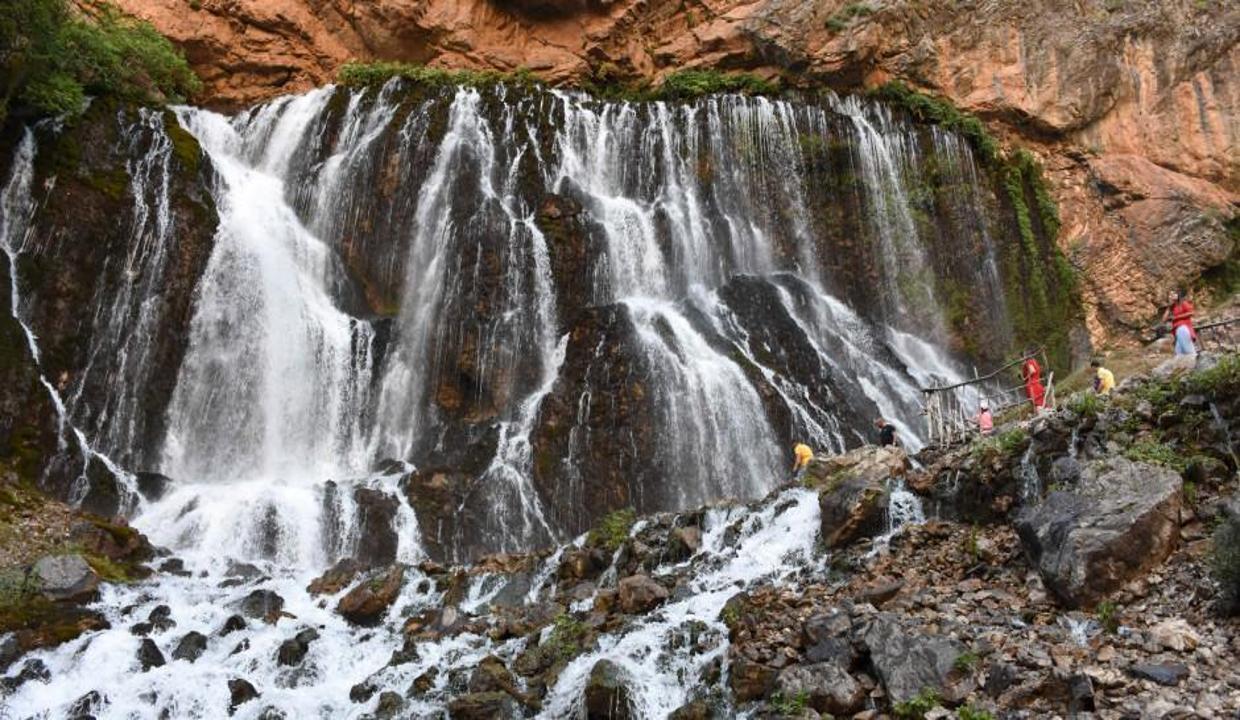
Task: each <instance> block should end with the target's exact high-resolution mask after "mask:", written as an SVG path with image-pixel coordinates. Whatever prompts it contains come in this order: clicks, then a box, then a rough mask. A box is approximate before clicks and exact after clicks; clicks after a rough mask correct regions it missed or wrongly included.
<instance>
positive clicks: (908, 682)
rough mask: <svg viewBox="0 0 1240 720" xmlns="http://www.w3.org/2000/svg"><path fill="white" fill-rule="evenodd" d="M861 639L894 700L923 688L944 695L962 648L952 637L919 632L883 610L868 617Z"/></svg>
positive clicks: (912, 695)
mask: <svg viewBox="0 0 1240 720" xmlns="http://www.w3.org/2000/svg"><path fill="white" fill-rule="evenodd" d="M861 641H862V643H863V644H864V645H865V647H866V649H868V650H869V653H870V661H871V662H872V663H873V665H874V669H875V670H877V671H878V676H879V678H881V679H882V681H883V686H884V687H885V688H886V689H887V694H888V695H889V696H890V697H891V700H892V702H893V703H901V702H906V701H908V700H910V699H912V698H913V697H915V696H916V695H917V694H918V693H920V692H921V691H922V690H924V689H926V688H929V689H931V690H934V691H936V692H938V693H939V694H940V695H943V694H944V689H945V688H946V687H947V686H948V682H949V675H950V674H951V672H952V668H953V665H954V664H955V662H956V658H958V657H960V654H961V653H962V652H963V651H964V649H963V648H962V647H961V645H960V643H958V642H956V641H955V640H952V639H951V638H947V637H941V636H936V635H925V634H922V633H920V632H918V631H916V630H914V629H912V628H910V627H907V626H905V625H904V624H903V623H901V622H900V620H899V619H898V618H897V617H896V616H894V615H891V614H886V613H882V614H879V615H878V616H876V617H875V618H874V619H873V620H872V621H871V623H870V627H869V629H868V630H866V631H865V633H864V634H863V635H862V636H861Z"/></svg>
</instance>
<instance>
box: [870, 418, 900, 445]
mask: <svg viewBox="0 0 1240 720" xmlns="http://www.w3.org/2000/svg"><path fill="white" fill-rule="evenodd" d="M875 424H876V425H878V444H879V445H880V446H882V447H889V446H892V445H895V444H896V428H895V426H894V425H892V424H891V423H889V422H887V421H886V420H885V419H883V418H879V419H878V422H877V423H875Z"/></svg>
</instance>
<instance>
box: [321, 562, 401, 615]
mask: <svg viewBox="0 0 1240 720" xmlns="http://www.w3.org/2000/svg"><path fill="white" fill-rule="evenodd" d="M404 577H405V569H404V567H402V566H400V565H393V566H392V567H390V568H388V570H387V571H386V572H384V573H379V574H376V575H373V576H371V577H369V578H367V579H365V580H363V581H362V582H361V583H359V584H358V586H357V587H355V588H353V589H352V590H350V591H349V592H348V593H347V594H346V595H345V596H344V597H343V598H341V599H340V603H339V604H338V605H337V606H336V612H338V613H340V614H341V615H342V616H343V617H344V619H346V620H348V621H349V622H351V623H353V624H354V625H375V624H377V623H378V622H379V621H380V620H382V619H383V615H384V613H386V612H387V609H388V608H389V607H391V605H392V603H393V602H395V601H396V596H397V595H398V594H399V593H400V587H401V583H402V582H403V580H404Z"/></svg>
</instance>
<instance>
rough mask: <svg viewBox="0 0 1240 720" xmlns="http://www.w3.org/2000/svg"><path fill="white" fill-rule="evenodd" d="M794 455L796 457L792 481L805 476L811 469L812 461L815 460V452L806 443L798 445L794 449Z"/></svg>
mask: <svg viewBox="0 0 1240 720" xmlns="http://www.w3.org/2000/svg"><path fill="white" fill-rule="evenodd" d="M792 454H793V455H795V456H796V460H795V461H794V462H793V464H792V479H793V480H800V479H801V478H802V477H804V476H805V470H806V468H808V467H809V463H810V461H811V460H813V459H814V451H813V450H812V449H811V448H810V446H809V445H806V444H805V443H797V444H796V445H795V446H794V447H793V448H792Z"/></svg>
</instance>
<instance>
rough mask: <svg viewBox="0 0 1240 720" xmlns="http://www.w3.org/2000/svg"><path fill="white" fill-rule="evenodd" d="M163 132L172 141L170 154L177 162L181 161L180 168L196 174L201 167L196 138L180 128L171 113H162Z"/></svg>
mask: <svg viewBox="0 0 1240 720" xmlns="http://www.w3.org/2000/svg"><path fill="white" fill-rule="evenodd" d="M164 132H166V133H168V139H169V140H170V141H172V152H173V154H174V155H176V157H177V160H180V161H181V166H182V167H184V168H185V170H186V172H188V173H189V174H191V175H194V174H197V173H198V170H199V168H201V167H202V146H201V145H199V144H198V140H197V138H195V137H194V136H193V135H191V134H189V132H188V131H187V130H186V129H185V128H183V127H181V123H179V122H177V117H176V115H173V114H172V113H171V112H165V113H164Z"/></svg>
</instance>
